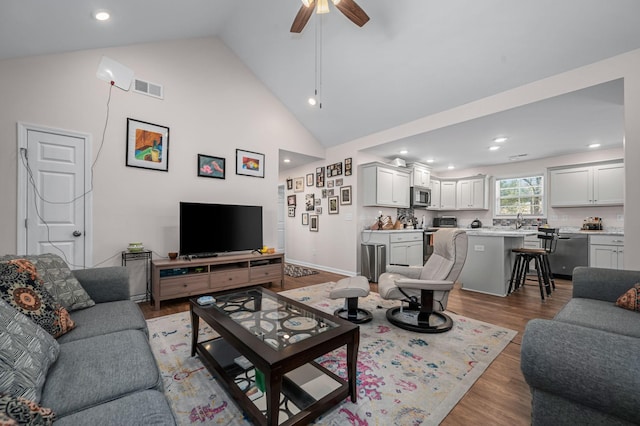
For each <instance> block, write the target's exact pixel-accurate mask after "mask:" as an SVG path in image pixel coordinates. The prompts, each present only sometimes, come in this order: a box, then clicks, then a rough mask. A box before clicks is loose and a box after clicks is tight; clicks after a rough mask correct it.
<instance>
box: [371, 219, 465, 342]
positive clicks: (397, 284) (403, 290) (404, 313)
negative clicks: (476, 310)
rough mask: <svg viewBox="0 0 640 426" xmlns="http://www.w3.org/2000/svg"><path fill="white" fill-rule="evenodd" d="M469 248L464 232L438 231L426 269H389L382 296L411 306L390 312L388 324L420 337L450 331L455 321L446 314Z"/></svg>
mask: <svg viewBox="0 0 640 426" xmlns="http://www.w3.org/2000/svg"><path fill="white" fill-rule="evenodd" d="M467 245H468V243H467V233H466V232H465V231H464V230H461V229H457V228H451V229H439V230H438V231H437V232H436V233H435V234H434V238H433V246H434V247H433V254H432V255H431V256H430V257H429V259H428V260H427V263H425V264H424V266H423V267H411V266H390V267H389V268H388V272H385V273H384V274H382V275H380V278H379V280H378V291H379V293H380V296H381V297H382V298H383V299H395V300H401V301H402V303H403V304H404V303H407V304H408V306H404V305H401V306H399V307H395V308H390V309H389V310H387V319H388V320H389V322H391V323H392V324H394V325H396V326H398V327H400V328H404V329H406V330H411V331H416V332H419V333H442V332H445V331H448V330H451V328H452V327H453V321H452V320H451V317H449V316H448V315H447V314H445V313H444V312H443V311H444V310H445V309H446V308H447V301H448V299H449V291H450V290H451V289H452V288H453V284H454V283H455V281H456V280H457V279H458V276H459V275H460V271H462V267H463V266H464V262H465V260H466V259H467Z"/></svg>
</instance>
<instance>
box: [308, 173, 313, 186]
mask: <svg viewBox="0 0 640 426" xmlns="http://www.w3.org/2000/svg"><path fill="white" fill-rule="evenodd" d="M307 186H313V173H309V174H308V175H307Z"/></svg>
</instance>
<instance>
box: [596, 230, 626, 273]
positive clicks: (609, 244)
mask: <svg viewBox="0 0 640 426" xmlns="http://www.w3.org/2000/svg"><path fill="white" fill-rule="evenodd" d="M623 258H624V237H623V236H620V235H590V236H589V266H593V267H596V268H610V269H624V262H623Z"/></svg>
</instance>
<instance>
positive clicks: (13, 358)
mask: <svg viewBox="0 0 640 426" xmlns="http://www.w3.org/2000/svg"><path fill="white" fill-rule="evenodd" d="M59 353H60V346H59V345H58V342H57V341H56V340H55V339H54V338H53V337H51V335H50V334H49V333H47V332H46V331H44V330H43V329H42V328H41V327H38V326H37V325H36V324H35V323H33V322H32V321H30V320H29V318H27V317H26V316H25V315H23V314H21V313H20V312H18V311H16V310H15V309H13V308H12V307H11V306H9V305H8V304H7V303H6V302H4V301H3V300H0V392H5V393H9V394H10V395H13V396H16V397H18V396H21V397H24V398H27V399H30V400H32V401H36V402H39V401H40V395H41V392H42V387H43V386H44V382H45V379H46V376H47V371H49V367H50V366H51V364H53V363H54V362H55V360H56V359H58V354H59ZM0 411H1V410H0Z"/></svg>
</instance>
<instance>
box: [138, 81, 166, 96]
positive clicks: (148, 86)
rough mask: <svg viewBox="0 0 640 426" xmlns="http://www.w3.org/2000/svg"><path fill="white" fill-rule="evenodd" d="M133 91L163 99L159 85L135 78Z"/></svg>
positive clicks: (162, 90) (162, 91)
mask: <svg viewBox="0 0 640 426" xmlns="http://www.w3.org/2000/svg"><path fill="white" fill-rule="evenodd" d="M133 91H134V92H138V93H142V94H143V95H148V96H153V97H154V98H158V99H164V89H163V88H162V86H161V85H159V84H156V83H151V82H149V81H144V80H140V79H139V78H136V79H134V80H133Z"/></svg>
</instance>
